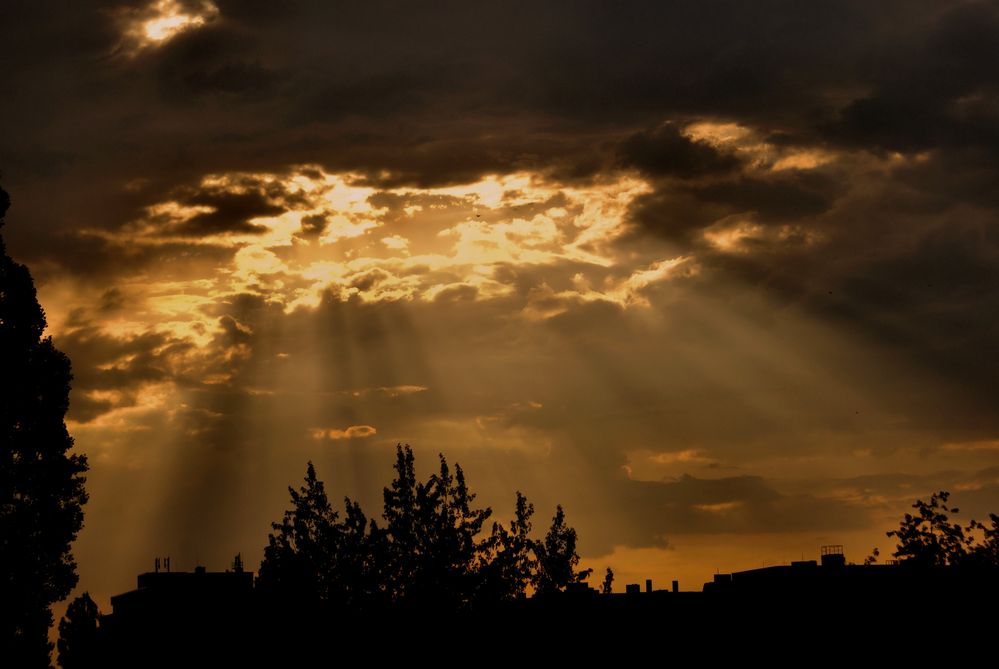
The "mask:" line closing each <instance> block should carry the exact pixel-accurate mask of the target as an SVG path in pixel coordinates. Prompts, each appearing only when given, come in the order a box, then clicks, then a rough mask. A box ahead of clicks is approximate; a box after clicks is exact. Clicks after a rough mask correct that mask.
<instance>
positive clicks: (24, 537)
mask: <svg viewBox="0 0 999 669" xmlns="http://www.w3.org/2000/svg"><path fill="white" fill-rule="evenodd" d="M9 205H10V199H9V198H8V196H7V193H6V192H5V191H4V190H3V189H0V226H2V224H3V218H4V215H5V214H6V212H7V209H8V206H9ZM45 326H46V322H45V314H44V312H43V311H42V308H41V306H39V304H38V300H37V298H36V294H35V287H34V283H33V282H32V279H31V274H30V273H29V272H28V269H27V268H26V267H24V266H23V265H19V264H17V263H15V262H14V261H13V260H12V259H11V258H10V256H8V255H7V251H6V247H5V246H4V243H3V239H2V238H0V370H2V372H0V375H2V376H0V381H2V383H0V657H2V658H3V661H4V664H6V665H8V666H16V667H25V668H27V667H48V666H49V655H50V653H51V650H52V644H51V642H50V641H49V640H48V629H49V627H50V626H51V625H52V613H51V608H50V607H51V605H52V604H53V603H54V602H56V601H59V600H61V599H63V598H65V597H66V596H67V595H68V594H69V592H70V590H72V589H73V587H74V586H75V585H76V581H77V575H76V562H75V561H74V560H73V555H72V553H71V550H70V546H71V544H72V542H73V540H74V539H75V538H76V535H77V533H78V532H79V530H80V528H81V527H82V525H83V505H84V503H86V501H87V494H86V492H85V490H84V482H85V479H84V476H83V474H84V473H85V472H86V471H87V461H86V458H85V457H84V456H83V455H72V454H70V453H69V451H70V449H71V448H72V446H73V438H72V437H70V436H69V432H68V431H67V430H66V424H65V422H64V418H65V415H66V410H67V409H68V408H69V385H70V381H71V380H72V374H71V373H70V362H69V358H67V357H66V356H65V355H64V354H63V353H62V352H60V351H59V350H57V349H56V348H55V346H53V344H52V338H51V337H44V338H43V337H42V334H43V332H44V331H45Z"/></svg>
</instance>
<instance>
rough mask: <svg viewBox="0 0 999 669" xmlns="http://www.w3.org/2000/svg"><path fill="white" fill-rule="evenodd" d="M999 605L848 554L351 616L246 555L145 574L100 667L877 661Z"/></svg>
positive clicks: (116, 607)
mask: <svg viewBox="0 0 999 669" xmlns="http://www.w3.org/2000/svg"><path fill="white" fill-rule="evenodd" d="M997 595H999V570H997V569H996V568H995V567H991V566H978V567H972V566H965V567H959V566H936V567H935V566H927V565H916V564H915V563H910V564H906V563H905V562H902V563H898V564H884V565H875V564H864V565H857V564H847V563H846V560H845V556H844V554H843V552H842V550H841V547H825V548H824V550H823V555H822V556H821V559H820V560H818V561H816V560H807V561H800V562H793V563H791V564H789V565H784V566H774V567H766V568H762V569H753V570H749V571H742V572H736V573H732V574H719V575H716V576H715V578H714V580H713V581H711V582H709V583H706V584H704V586H703V588H702V589H701V590H698V591H680V590H679V589H678V588H677V584H676V583H675V582H674V583H673V584H672V587H671V588H670V589H664V590H658V589H654V588H653V587H652V583H651V581H646V583H645V586H644V588H641V587H639V586H637V585H629V586H627V591H626V592H624V593H613V594H604V593H600V592H598V591H596V590H594V589H593V588H590V587H589V586H587V585H586V584H582V583H580V584H577V585H575V586H572V587H570V588H567V589H566V590H565V591H564V592H558V593H551V594H547V595H535V596H533V597H528V598H524V599H522V600H518V601H513V602H506V603H502V604H498V605H495V606H492V607H489V608H483V609H479V610H467V611H461V612H458V611H446V610H443V609H436V610H435V609H434V608H433V607H432V606H431V607H424V608H421V609H416V608H413V607H406V606H387V607H384V608H381V609H369V610H366V611H353V612H348V611H342V610H340V611H338V610H335V609H333V608H330V607H317V606H315V605H311V604H309V603H307V602H301V601H290V600H288V599H287V598H283V599H275V598H274V597H272V596H270V595H269V594H268V593H267V592H266V591H264V590H262V589H260V588H257V587H255V580H254V577H253V574H251V573H250V572H247V571H244V570H243V566H242V563H241V561H240V559H239V558H238V556H237V559H236V560H235V561H234V563H233V566H232V568H231V569H230V570H227V571H224V572H209V571H206V570H205V569H204V568H203V567H198V568H197V569H195V571H194V572H170V571H165V570H164V569H159V570H158V571H153V572H148V573H144V574H141V575H139V577H138V582H137V587H136V589H135V590H131V591H129V592H126V593H123V594H120V595H117V596H115V597H112V600H111V603H112V609H113V610H112V612H111V613H110V614H108V615H105V616H103V617H102V618H101V625H100V634H99V637H98V639H99V643H98V644H97V647H95V648H94V649H93V650H94V651H95V652H96V653H97V654H98V655H99V657H100V658H101V661H100V663H99V664H96V665H92V666H107V667H135V666H234V664H233V663H251V664H253V663H257V662H260V661H262V659H263V658H268V659H269V660H272V661H275V662H278V663H284V665H283V666H334V665H338V664H341V663H342V660H343V657H342V655H341V653H342V652H348V651H349V652H351V653H354V652H360V653H363V654H364V656H365V658H366V660H368V661H374V662H379V661H388V660H392V661H395V660H400V659H405V658H418V657H426V654H432V653H433V652H435V650H434V649H435V648H439V645H440V644H444V646H445V647H446V648H447V653H448V654H450V653H455V652H461V653H466V652H467V653H475V652H481V651H484V650H488V649H490V648H493V649H496V650H497V652H500V653H513V652H515V650H516V648H517V647H518V646H519V645H520V644H525V645H526V646H530V647H533V648H534V649H535V652H536V654H540V656H545V655H549V656H551V657H553V658H555V657H562V658H565V657H576V658H581V657H584V656H586V655H589V654H590V653H591V652H592V653H597V654H601V653H608V654H614V652H616V651H617V650H621V651H626V650H627V647H628V645H629V644H632V643H634V644H638V645H641V644H643V643H655V644H657V645H659V644H669V645H670V646H678V647H684V648H688V649H691V650H696V651H697V652H707V653H709V654H710V655H712V656H718V655H727V654H730V653H736V652H737V649H741V650H739V651H738V652H743V651H745V652H749V650H750V649H752V648H753V647H754V644H764V645H767V646H772V647H771V648H770V651H768V652H777V653H779V652H780V651H781V650H784V651H790V650H793V649H795V648H799V647H800V645H801V646H803V645H811V646H812V648H813V649H814V644H822V645H826V646H830V647H835V648H837V649H840V650H842V649H843V648H847V647H856V648H860V647H862V646H863V645H864V644H871V643H873V644H877V645H876V646H875V650H876V649H877V648H883V647H884V644H885V642H887V641H888V640H890V639H891V638H892V637H895V636H901V637H905V635H911V634H918V633H919V630H920V629H924V631H925V625H926V623H928V622H930V621H933V620H936V619H940V618H946V620H947V624H948V625H952V626H954V627H953V630H952V631H953V633H954V634H955V635H957V634H961V635H964V634H972V633H975V632H976V630H979V631H984V630H985V628H986V627H987V626H990V625H991V624H992V622H994V621H992V614H991V613H987V614H985V615H983V614H982V613H981V612H980V609H978V611H979V612H978V613H976V609H977V606H976V605H980V604H981V603H983V602H991V601H995V600H994V598H995V597H996V596H997ZM510 644H512V645H510ZM712 644H716V645H712ZM717 644H722V645H721V646H718V645H717ZM591 646H592V648H591ZM588 649H589V650H588ZM899 650H901V649H899ZM216 663H221V665H216ZM247 666H250V665H247Z"/></svg>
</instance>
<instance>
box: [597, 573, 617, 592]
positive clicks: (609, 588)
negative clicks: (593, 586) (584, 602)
mask: <svg viewBox="0 0 999 669" xmlns="http://www.w3.org/2000/svg"><path fill="white" fill-rule="evenodd" d="M600 592H602V593H603V594H605V595H609V594H611V593H612V592H614V572H613V571H611V568H610V567H607V573H606V574H604V582H603V583H602V584H601V586H600Z"/></svg>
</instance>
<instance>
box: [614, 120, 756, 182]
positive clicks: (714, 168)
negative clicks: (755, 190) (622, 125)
mask: <svg viewBox="0 0 999 669" xmlns="http://www.w3.org/2000/svg"><path fill="white" fill-rule="evenodd" d="M618 155H619V161H620V163H621V164H622V165H624V166H626V167H635V168H637V169H639V170H641V171H642V172H644V173H645V174H648V175H649V176H652V177H662V176H671V177H678V178H690V177H696V176H703V175H706V174H719V173H725V172H731V171H732V170H734V169H735V168H736V167H737V166H738V165H739V160H738V159H737V158H736V157H735V156H734V155H732V154H726V153H722V152H720V151H718V150H717V149H716V148H715V147H713V146H711V145H710V144H708V143H707V142H704V141H694V140H691V139H690V138H688V137H686V136H684V135H683V134H682V133H681V132H680V128H678V127H677V126H676V125H675V124H673V123H666V124H663V125H661V126H659V127H658V128H655V129H652V130H645V131H642V132H639V133H636V134H634V135H632V136H631V137H629V138H628V139H627V140H625V141H624V142H623V143H622V144H621V147H620V149H619V152H618Z"/></svg>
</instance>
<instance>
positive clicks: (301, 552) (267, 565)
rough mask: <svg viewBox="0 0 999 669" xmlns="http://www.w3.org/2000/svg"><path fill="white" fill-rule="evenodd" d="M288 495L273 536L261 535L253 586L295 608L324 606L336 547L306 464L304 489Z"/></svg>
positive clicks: (330, 516) (333, 519)
mask: <svg viewBox="0 0 999 669" xmlns="http://www.w3.org/2000/svg"><path fill="white" fill-rule="evenodd" d="M288 492H289V493H290V494H291V505H292V506H291V509H289V510H288V511H285V514H284V519H283V520H282V521H281V522H280V523H272V525H271V527H272V529H274V531H275V533H273V534H268V535H267V547H266V548H265V549H264V559H263V561H262V562H261V563H260V572H259V574H258V584H259V586H260V587H261V588H262V589H263V590H264V591H270V592H279V593H281V594H282V595H284V596H288V597H292V598H295V599H297V600H298V601H301V602H310V603H312V604H318V603H325V602H327V601H328V599H329V594H330V592H329V590H330V588H329V580H330V578H331V576H332V572H333V569H334V565H333V562H334V559H335V552H336V550H337V543H338V542H337V539H338V537H337V536H336V535H337V532H338V528H337V513H336V512H335V511H333V508H332V507H331V506H330V503H329V500H328V499H327V497H326V489H325V487H324V486H323V482H322V481H320V480H319V479H318V478H317V477H316V468H315V467H314V466H313V464H312V463H311V462H310V463H309V464H308V467H307V469H306V474H305V485H303V486H302V487H301V488H300V489H299V490H297V491H296V490H294V489H293V488H291V487H289V488H288Z"/></svg>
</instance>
